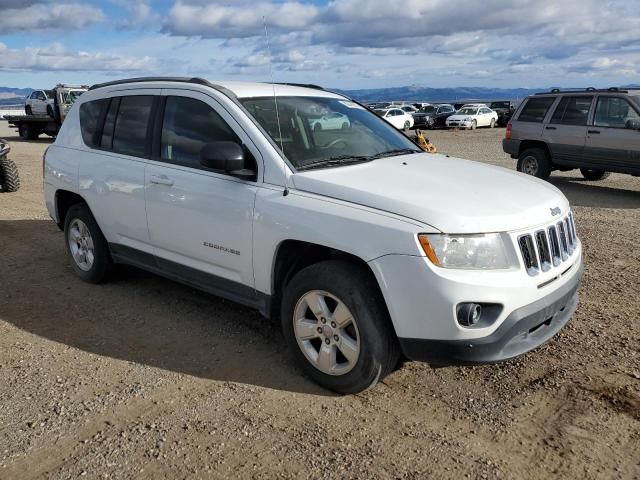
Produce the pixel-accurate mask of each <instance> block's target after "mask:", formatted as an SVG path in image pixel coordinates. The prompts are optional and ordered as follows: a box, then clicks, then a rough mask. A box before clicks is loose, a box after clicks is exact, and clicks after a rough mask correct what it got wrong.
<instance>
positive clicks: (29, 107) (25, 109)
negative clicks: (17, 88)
mask: <svg viewBox="0 0 640 480" xmlns="http://www.w3.org/2000/svg"><path fill="white" fill-rule="evenodd" d="M24 112H25V113H26V114H27V115H33V112H32V111H31V105H27V106H26V107H24Z"/></svg>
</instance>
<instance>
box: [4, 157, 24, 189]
mask: <svg viewBox="0 0 640 480" xmlns="http://www.w3.org/2000/svg"><path fill="white" fill-rule="evenodd" d="M19 188H20V177H19V176H18V167H16V164H15V163H13V161H12V160H9V159H8V158H0V190H1V191H3V192H15V191H16V190H18V189H19Z"/></svg>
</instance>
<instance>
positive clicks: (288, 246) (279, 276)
mask: <svg viewBox="0 0 640 480" xmlns="http://www.w3.org/2000/svg"><path fill="white" fill-rule="evenodd" d="M325 260H342V261H344V262H347V263H350V264H352V265H354V266H355V267H357V268H360V269H362V270H363V271H365V272H366V273H367V274H368V275H369V276H370V278H371V280H372V281H373V282H374V283H375V285H376V287H377V289H378V291H377V294H378V295H380V298H381V299H382V301H383V303H384V305H385V307H386V308H387V313H389V308H388V306H387V303H386V299H385V297H384V295H383V294H382V290H381V288H380V284H379V283H378V279H377V278H376V275H375V273H374V271H373V270H372V269H371V266H370V265H369V264H368V263H367V262H366V261H365V260H363V259H362V258H360V257H358V256H356V255H354V254H352V253H349V252H345V251H343V250H339V249H336V248H333V247H327V246H325V245H320V244H317V243H312V242H307V241H302V240H292V239H288V240H283V241H282V242H280V244H279V245H278V247H277V248H276V251H275V254H274V257H273V266H272V272H271V292H272V297H271V308H270V310H271V311H270V315H271V317H272V318H277V316H278V315H279V313H280V303H281V300H282V292H283V291H284V288H285V287H286V286H287V284H288V283H289V281H291V279H292V278H293V277H294V276H295V274H296V273H298V272H299V271H300V270H302V269H303V268H306V267H308V266H310V265H314V264H316V263H319V262H322V261H325ZM391 323H392V328H393V322H391ZM394 330H395V329H394Z"/></svg>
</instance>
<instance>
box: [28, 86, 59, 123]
mask: <svg viewBox="0 0 640 480" xmlns="http://www.w3.org/2000/svg"><path fill="white" fill-rule="evenodd" d="M54 103H55V94H54V92H53V90H34V91H33V92H31V95H29V96H28V97H27V98H26V100H25V102H24V111H25V113H26V114H27V115H49V116H50V117H53V105H54Z"/></svg>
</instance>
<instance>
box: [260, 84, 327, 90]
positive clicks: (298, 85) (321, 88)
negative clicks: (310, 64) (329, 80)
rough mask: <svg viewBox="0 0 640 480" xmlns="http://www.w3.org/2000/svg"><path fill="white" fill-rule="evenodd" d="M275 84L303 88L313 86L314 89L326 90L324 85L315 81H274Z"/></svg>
mask: <svg viewBox="0 0 640 480" xmlns="http://www.w3.org/2000/svg"><path fill="white" fill-rule="evenodd" d="M272 83H274V84H275V85H287V86H289V87H303V88H312V89H314V90H324V87H321V86H320V85H314V84H313V83H288V82H272Z"/></svg>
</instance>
